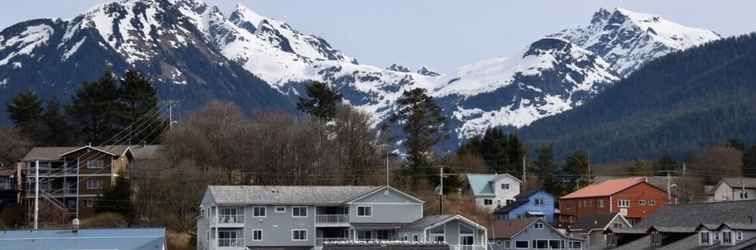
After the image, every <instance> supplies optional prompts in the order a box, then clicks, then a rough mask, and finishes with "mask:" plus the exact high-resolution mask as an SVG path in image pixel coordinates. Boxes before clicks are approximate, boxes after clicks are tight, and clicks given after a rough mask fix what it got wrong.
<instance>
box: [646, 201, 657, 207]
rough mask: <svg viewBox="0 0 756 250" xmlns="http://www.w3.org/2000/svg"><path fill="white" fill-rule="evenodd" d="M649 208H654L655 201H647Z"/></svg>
mask: <svg viewBox="0 0 756 250" xmlns="http://www.w3.org/2000/svg"><path fill="white" fill-rule="evenodd" d="M648 205H649V206H656V200H648Z"/></svg>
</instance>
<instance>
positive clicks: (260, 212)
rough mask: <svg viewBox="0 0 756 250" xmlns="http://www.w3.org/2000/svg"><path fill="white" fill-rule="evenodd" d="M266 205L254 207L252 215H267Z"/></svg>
mask: <svg viewBox="0 0 756 250" xmlns="http://www.w3.org/2000/svg"><path fill="white" fill-rule="evenodd" d="M265 212H266V211H265V207H253V208H252V216H253V217H265V216H266V213H265Z"/></svg>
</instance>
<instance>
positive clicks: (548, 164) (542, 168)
mask: <svg viewBox="0 0 756 250" xmlns="http://www.w3.org/2000/svg"><path fill="white" fill-rule="evenodd" d="M534 164H535V167H536V176H538V179H539V180H540V181H541V186H542V187H543V189H544V190H546V192H549V193H552V194H554V195H560V194H561V193H562V191H561V188H560V187H559V182H557V181H556V180H555V179H554V172H555V169H554V151H553V149H552V146H551V145H542V146H541V147H539V148H538V158H536V160H535V162H534Z"/></svg>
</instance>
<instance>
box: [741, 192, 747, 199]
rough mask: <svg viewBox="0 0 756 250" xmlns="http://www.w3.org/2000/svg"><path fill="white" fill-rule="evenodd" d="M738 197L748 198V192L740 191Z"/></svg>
mask: <svg viewBox="0 0 756 250" xmlns="http://www.w3.org/2000/svg"><path fill="white" fill-rule="evenodd" d="M740 199H741V200H745V199H748V192H744V191H740Z"/></svg>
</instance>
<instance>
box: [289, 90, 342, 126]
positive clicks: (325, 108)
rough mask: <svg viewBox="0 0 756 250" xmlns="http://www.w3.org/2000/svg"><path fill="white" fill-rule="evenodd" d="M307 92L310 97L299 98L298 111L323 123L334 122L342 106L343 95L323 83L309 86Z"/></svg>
mask: <svg viewBox="0 0 756 250" xmlns="http://www.w3.org/2000/svg"><path fill="white" fill-rule="evenodd" d="M306 90H307V96H308V97H306V98H305V97H300V98H299V102H298V103H297V109H298V110H300V111H302V112H305V113H307V114H309V115H311V116H313V117H317V118H319V119H321V120H323V121H330V120H332V119H333V117H334V116H336V109H337V107H338V105H339V104H341V98H342V95H341V93H339V92H338V91H336V90H334V89H331V87H329V86H328V85H327V84H325V83H322V82H314V83H312V84H310V85H307V87H306Z"/></svg>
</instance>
